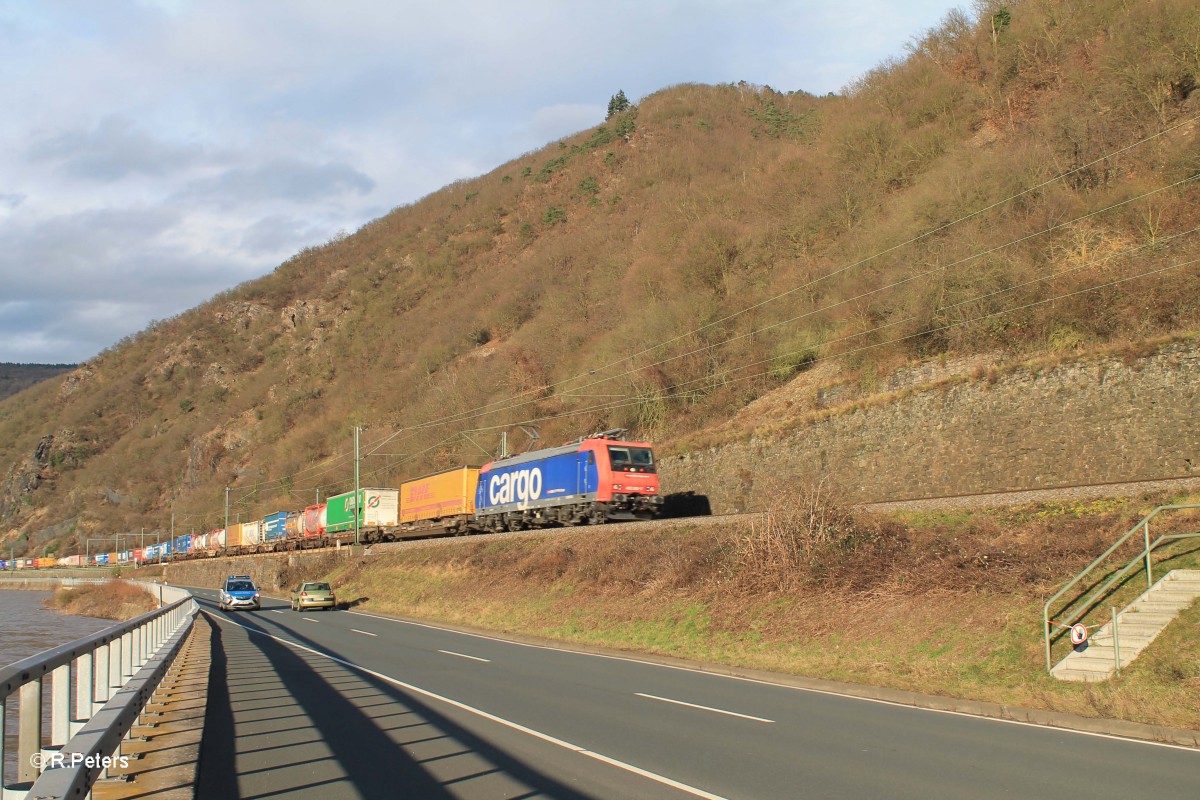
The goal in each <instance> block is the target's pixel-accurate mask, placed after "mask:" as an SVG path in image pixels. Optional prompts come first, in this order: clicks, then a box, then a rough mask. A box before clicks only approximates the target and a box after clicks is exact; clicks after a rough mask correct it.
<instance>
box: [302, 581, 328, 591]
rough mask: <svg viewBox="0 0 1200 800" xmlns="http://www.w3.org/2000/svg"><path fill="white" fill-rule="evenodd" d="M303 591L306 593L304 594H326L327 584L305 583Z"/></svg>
mask: <svg viewBox="0 0 1200 800" xmlns="http://www.w3.org/2000/svg"><path fill="white" fill-rule="evenodd" d="M304 591H306V592H328V591H329V584H328V583H306V584H304Z"/></svg>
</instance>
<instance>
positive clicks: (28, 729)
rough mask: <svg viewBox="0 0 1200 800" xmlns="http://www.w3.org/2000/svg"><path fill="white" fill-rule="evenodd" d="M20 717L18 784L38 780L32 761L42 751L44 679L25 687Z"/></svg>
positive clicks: (33, 681) (22, 694)
mask: <svg viewBox="0 0 1200 800" xmlns="http://www.w3.org/2000/svg"><path fill="white" fill-rule="evenodd" d="M20 691H21V707H20V717H19V719H18V722H17V782H18V783H32V782H33V781H35V780H37V776H38V769H37V767H35V766H34V765H33V763H32V761H30V758H31V757H32V756H33V754H34V753H40V752H41V751H42V679H41V678H34V679H33V680H31V681H30V682H29V683H26V684H25V685H23V686H22V687H21V689H20Z"/></svg>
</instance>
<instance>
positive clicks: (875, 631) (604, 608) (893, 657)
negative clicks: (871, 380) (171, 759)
mask: <svg viewBox="0 0 1200 800" xmlns="http://www.w3.org/2000/svg"><path fill="white" fill-rule="evenodd" d="M793 499H794V500H795V503H794V504H783V503H780V504H779V505H780V508H779V509H778V510H776V511H775V512H773V514H772V515H770V516H769V517H768V522H766V523H763V524H761V525H758V526H754V527H736V526H732V527H728V528H725V529H719V528H713V527H708V526H706V527H704V528H697V529H688V528H677V529H669V530H658V531H636V530H635V531H633V532H621V533H618V534H615V535H610V536H599V535H597V533H596V532H595V531H588V532H586V533H572V534H566V535H560V536H554V537H546V538H542V539H539V538H536V537H534V538H527V539H519V540H511V541H504V540H501V541H499V542H486V543H478V542H453V543H447V544H445V545H444V546H435V547H426V548H421V549H419V550H414V551H409V552H402V553H397V554H393V555H389V556H386V557H381V558H377V559H370V560H355V561H349V562H344V563H343V564H342V565H341V566H339V567H338V568H336V569H335V570H333V572H332V573H331V574H330V575H329V576H328V577H330V579H332V580H333V581H334V582H335V584H336V585H337V587H338V593H339V597H341V598H343V599H345V600H348V601H356V602H361V603H362V606H363V607H364V608H365V609H367V610H375V611H380V612H384V613H394V614H399V615H402V616H407V617H416V618H423V619H431V620H439V621H444V622H449V623H455V624H462V625H470V626H478V627H485V628H489V629H493V630H499V631H512V632H520V633H524V634H530V635H538V636H546V637H550V638H555V639H560V640H563V641H567V642H574V643H586V644H593V645H600V646H607V647H613V648H618V649H627V650H636V651H646V652H655V653H662V654H668V655H674V656H680V657H686V658H693V659H699V660H704V661H711V662H718V663H728V664H737V665H741V666H746V667H751V668H761V669H768V670H775V671H782V672H789V673H794V674H802V675H808V676H813V677H823V678H831V679H839V680H847V681H854V682H860V683H866V684H873V685H881V686H891V687H895V688H900V689H908V690H913V691H921V692H929V693H935V694H943V695H949V696H957V697H966V698H974V699H980V700H988V701H993V702H998V703H1008V704H1014V705H1021V706H1028V707H1037V708H1046V709H1053V710H1061V711H1069V712H1073V713H1079V714H1085V715H1102V716H1113V717H1119V718H1123V719H1130V720H1136V721H1141V722H1152V723H1160V724H1168V725H1175V726H1182V727H1192V728H1200V708H1198V706H1197V703H1196V701H1195V698H1194V696H1193V695H1194V688H1195V686H1196V684H1197V681H1200V648H1198V647H1197V646H1196V645H1195V643H1194V642H1190V640H1189V639H1188V636H1187V630H1188V628H1187V626H1188V625H1189V624H1191V625H1193V626H1194V622H1192V623H1189V622H1188V621H1187V620H1188V619H1192V618H1194V616H1195V614H1197V613H1200V611H1198V610H1193V612H1191V613H1192V617H1186V618H1184V619H1183V620H1181V621H1180V622H1179V623H1176V626H1175V627H1174V628H1172V629H1171V630H1172V631H1175V633H1174V634H1171V633H1170V631H1169V632H1168V639H1167V641H1168V642H1176V644H1168V645H1166V646H1165V647H1166V649H1156V650H1155V652H1156V653H1157V656H1156V657H1153V658H1152V657H1147V658H1145V659H1144V660H1143V661H1142V662H1141V663H1140V664H1139V665H1138V666H1137V668H1136V669H1131V670H1127V671H1126V673H1125V674H1124V675H1123V676H1122V677H1121V678H1120V679H1119V680H1117V681H1113V682H1110V683H1107V684H1105V685H1103V686H1099V687H1097V686H1090V687H1089V686H1078V685H1074V684H1062V683H1059V682H1057V681H1055V680H1053V679H1052V678H1050V677H1049V676H1048V675H1046V674H1045V669H1044V666H1043V663H1042V659H1043V653H1042V640H1041V638H1040V629H1041V603H1042V601H1043V599H1044V598H1045V597H1046V596H1048V595H1049V594H1050V592H1052V591H1053V589H1054V588H1056V587H1057V586H1058V585H1061V583H1062V582H1063V581H1064V580H1065V578H1066V577H1067V576H1069V575H1071V574H1073V573H1074V572H1075V571H1077V570H1078V569H1079V568H1080V567H1082V566H1083V565H1084V564H1086V563H1087V562H1088V561H1090V560H1091V558H1092V557H1094V556H1095V554H1096V553H1097V552H1099V550H1098V547H1099V546H1101V545H1104V544H1107V543H1108V542H1110V541H1111V540H1112V539H1114V538H1115V537H1116V535H1118V534H1119V533H1120V532H1123V530H1124V529H1126V528H1127V527H1128V526H1129V525H1130V524H1132V520H1134V519H1136V518H1137V516H1138V515H1139V512H1140V511H1141V509H1139V508H1132V507H1126V506H1125V505H1124V504H1112V505H1109V506H1106V505H1104V504H1094V505H1093V506H1092V507H1091V508H1090V511H1091V513H1082V515H1077V514H1076V511H1078V509H1072V508H1061V507H1029V508H1025V509H1020V510H1017V511H1013V512H1009V513H1008V514H1007V515H997V516H994V517H993V518H990V519H989V518H987V517H985V516H984V515H974V514H966V515H946V516H945V518H944V519H938V518H935V517H928V518H926V519H925V520H923V521H920V522H916V523H914V522H911V521H909V522H905V521H901V520H900V519H897V518H885V519H873V518H861V517H857V516H855V515H853V514H849V513H847V512H846V511H845V510H844V508H843V507H842V506H841V505H840V504H839V503H837V501H836V497H835V496H834V495H833V494H832V493H830V492H829V491H828V490H827V489H826V488H824V487H808V488H805V489H802V490H801V491H800V492H799V493H798V496H796V497H794V498H793ZM1085 511H1086V510H1085ZM1188 522H1189V521H1186V520H1185V521H1184V522H1183V523H1181V524H1185V525H1186V524H1188ZM1191 522H1194V520H1192V521H1191ZM1188 558H1193V559H1194V558H1195V556H1194V555H1193V556H1187V557H1182V559H1181V560H1179V563H1178V565H1179V566H1187V563H1184V562H1186V561H1187V559H1188ZM1171 637H1174V638H1171Z"/></svg>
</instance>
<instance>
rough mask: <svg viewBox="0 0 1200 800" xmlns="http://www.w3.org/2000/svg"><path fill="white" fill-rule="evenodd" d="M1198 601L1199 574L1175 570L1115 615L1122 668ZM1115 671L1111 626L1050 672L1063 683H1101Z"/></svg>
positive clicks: (1089, 639)
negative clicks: (1180, 613) (1181, 612)
mask: <svg viewBox="0 0 1200 800" xmlns="http://www.w3.org/2000/svg"><path fill="white" fill-rule="evenodd" d="M1197 597H1200V570H1197V569H1177V570H1173V571H1172V572H1170V573H1168V574H1167V576H1166V577H1164V578H1162V579H1161V580H1159V581H1158V583H1156V584H1154V585H1153V586H1151V587H1150V588H1149V589H1148V590H1147V591H1146V593H1145V594H1143V595H1142V596H1141V597H1139V598H1138V599H1137V600H1134V601H1133V602H1132V603H1131V604H1130V605H1129V606H1128V607H1127V608H1126V609H1125V610H1124V611H1121V612H1119V613H1118V614H1117V631H1118V633H1119V635H1120V642H1119V644H1120V657H1121V666H1122V667H1124V666H1125V665H1127V664H1129V663H1130V662H1131V661H1133V660H1134V659H1135V658H1137V657H1138V654H1139V653H1141V652H1142V651H1143V650H1145V649H1146V647H1147V646H1148V645H1149V644H1150V642H1152V641H1154V637H1155V636H1158V634H1159V633H1160V632H1161V631H1162V629H1163V628H1165V627H1167V625H1168V623H1170V622H1171V620H1173V619H1175V617H1176V616H1178V614H1179V612H1180V611H1182V610H1183V609H1185V608H1187V607H1188V606H1190V605H1191V604H1192V603H1193V601H1195V599H1196V598H1197ZM1115 668H1116V660H1115V652H1114V647H1113V631H1112V623H1111V622H1109V623H1108V624H1107V625H1105V626H1104V627H1102V628H1100V630H1098V631H1096V632H1095V633H1093V634H1092V635H1091V636H1090V637H1089V638H1088V640H1087V642H1085V643H1084V644H1082V645H1080V647H1079V648H1076V649H1075V650H1074V651H1073V652H1072V653H1070V654H1069V655H1068V656H1067V657H1066V658H1064V659H1063V660H1062V661H1060V662H1058V664H1057V665H1056V666H1055V667H1054V668H1053V669H1052V670H1050V674H1051V675H1053V676H1054V677H1056V678H1058V679H1059V680H1064V681H1103V680H1108V679H1109V678H1110V677H1112V674H1113V672H1114V670H1115Z"/></svg>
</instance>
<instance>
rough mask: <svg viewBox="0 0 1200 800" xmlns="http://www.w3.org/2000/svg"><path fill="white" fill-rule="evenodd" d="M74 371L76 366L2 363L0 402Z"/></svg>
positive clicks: (0, 364) (0, 371)
mask: <svg viewBox="0 0 1200 800" xmlns="http://www.w3.org/2000/svg"><path fill="white" fill-rule="evenodd" d="M73 369H75V365H74V364H10V363H7V362H3V363H0V400H3V399H4V398H6V397H11V396H13V395H14V394H16V393H17V392H20V391H24V390H25V389H28V388H29V387H30V386H33V385H34V384H36V383H41V382H42V381H44V380H49V379H50V378H53V377H54V376H55V375H61V374H63V373H64V372H70V371H71V370H73Z"/></svg>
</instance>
